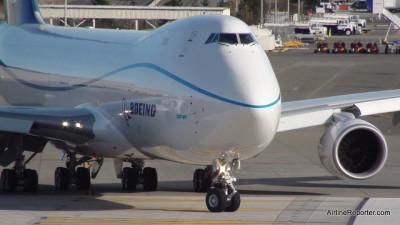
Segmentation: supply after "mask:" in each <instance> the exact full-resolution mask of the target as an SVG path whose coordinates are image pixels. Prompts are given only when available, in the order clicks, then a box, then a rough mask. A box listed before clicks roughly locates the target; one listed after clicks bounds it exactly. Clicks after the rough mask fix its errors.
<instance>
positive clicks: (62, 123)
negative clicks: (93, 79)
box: [0, 106, 95, 144]
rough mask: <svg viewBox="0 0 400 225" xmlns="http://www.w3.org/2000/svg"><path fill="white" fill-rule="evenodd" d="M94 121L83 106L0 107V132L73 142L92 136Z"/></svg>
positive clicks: (80, 141) (88, 138) (79, 142)
mask: <svg viewBox="0 0 400 225" xmlns="http://www.w3.org/2000/svg"><path fill="white" fill-rule="evenodd" d="M94 122H95V117H94V115H92V113H91V112H90V111H89V110H87V109H85V108H30V107H8V106H2V107H0V132H7V133H19V134H25V135H31V136H38V137H42V138H47V139H50V140H62V141H67V142H71V143H74V144H81V143H85V142H87V141H88V140H90V139H93V138H94V133H93V124H94Z"/></svg>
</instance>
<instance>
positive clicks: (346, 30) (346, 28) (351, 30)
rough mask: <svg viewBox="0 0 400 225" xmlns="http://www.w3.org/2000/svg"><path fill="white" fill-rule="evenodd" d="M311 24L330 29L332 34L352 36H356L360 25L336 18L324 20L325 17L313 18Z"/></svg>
mask: <svg viewBox="0 0 400 225" xmlns="http://www.w3.org/2000/svg"><path fill="white" fill-rule="evenodd" d="M310 23H311V24H313V23H319V24H321V25H322V26H324V27H326V28H327V29H328V32H329V31H330V32H331V33H332V34H345V35H347V36H348V35H351V34H356V33H357V32H358V31H359V29H358V25H357V24H355V23H351V22H350V20H349V19H340V18H339V19H336V18H323V17H312V18H311V19H310Z"/></svg>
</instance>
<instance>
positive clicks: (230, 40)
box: [205, 33, 255, 45]
mask: <svg viewBox="0 0 400 225" xmlns="http://www.w3.org/2000/svg"><path fill="white" fill-rule="evenodd" d="M216 42H218V43H221V44H244V45H246V44H253V43H255V39H254V37H253V35H252V34H250V33H241V34H237V33H212V34H210V36H208V38H207V40H206V42H205V44H210V43H216Z"/></svg>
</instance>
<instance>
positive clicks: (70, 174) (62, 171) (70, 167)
mask: <svg viewBox="0 0 400 225" xmlns="http://www.w3.org/2000/svg"><path fill="white" fill-rule="evenodd" d="M67 157H68V158H67V162H66V167H57V169H56V171H55V174H54V184H55V188H56V189H57V190H67V189H68V188H69V186H70V185H71V184H75V185H76V188H77V189H78V190H88V189H89V188H90V186H91V182H90V171H89V168H85V167H78V166H79V165H81V164H83V163H86V162H90V161H92V157H88V156H82V158H77V157H76V153H75V152H67ZM96 162H100V163H101V164H102V163H103V160H102V159H98V160H96ZM100 167H101V165H100ZM97 172H98V171H97ZM96 174H97V173H96Z"/></svg>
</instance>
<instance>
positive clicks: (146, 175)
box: [143, 167, 158, 191]
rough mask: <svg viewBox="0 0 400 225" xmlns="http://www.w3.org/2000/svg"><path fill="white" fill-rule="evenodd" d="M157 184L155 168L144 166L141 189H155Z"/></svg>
mask: <svg viewBox="0 0 400 225" xmlns="http://www.w3.org/2000/svg"><path fill="white" fill-rule="evenodd" d="M157 186H158V178H157V170H156V169H155V168H151V167H146V168H144V169H143V189H144V190H145V191H155V190H157Z"/></svg>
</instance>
